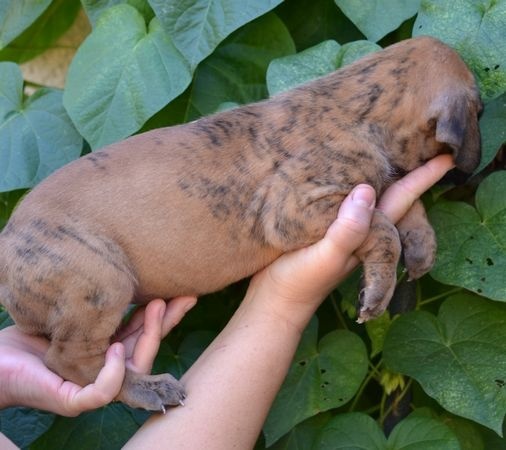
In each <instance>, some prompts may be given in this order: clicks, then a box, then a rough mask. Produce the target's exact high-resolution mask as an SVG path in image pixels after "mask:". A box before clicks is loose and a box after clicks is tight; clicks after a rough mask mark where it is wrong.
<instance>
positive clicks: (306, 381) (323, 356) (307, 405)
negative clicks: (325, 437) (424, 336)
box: [264, 320, 368, 446]
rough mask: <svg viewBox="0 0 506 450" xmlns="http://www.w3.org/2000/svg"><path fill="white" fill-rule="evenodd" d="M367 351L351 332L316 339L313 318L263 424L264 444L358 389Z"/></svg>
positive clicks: (365, 368) (362, 375) (316, 327)
mask: <svg viewBox="0 0 506 450" xmlns="http://www.w3.org/2000/svg"><path fill="white" fill-rule="evenodd" d="M367 364H368V358H367V351H366V348H365V345H364V343H363V341H362V340H361V339H360V338H359V337H358V336H357V335H356V334H354V333H352V332H350V331H346V330H337V331H333V332H331V333H329V334H327V335H325V336H324V337H323V338H322V339H321V340H320V342H318V324H317V321H316V320H313V321H312V322H311V323H310V325H309V326H308V328H307V329H306V331H305V332H304V336H303V338H302V341H301V344H300V346H299V348H298V350H297V354H296V355H295V358H294V363H293V364H292V366H291V368H290V371H289V372H288V375H287V378H286V380H285V382H284V383H283V386H282V387H281V390H280V392H279V393H278V396H277V397H276V400H275V401H274V404H273V406H272V408H271V411H270V413H269V416H268V418H267V421H266V423H265V425H264V435H265V438H266V442H267V446H270V445H271V444H272V443H273V442H275V441H276V440H278V439H279V438H280V437H281V436H283V435H284V434H286V433H287V432H288V431H289V430H291V429H292V428H293V427H294V426H295V425H297V424H298V423H300V422H302V421H303V420H305V419H307V418H309V417H312V416H314V415H315V414H318V413H320V412H322V411H327V410H329V409H332V408H337V407H338V406H341V405H343V404H345V403H346V402H348V401H349V400H350V399H351V398H352V397H353V395H355V393H356V392H357V390H358V388H359V386H360V384H361V383H362V381H363V379H364V377H365V375H366V373H367Z"/></svg>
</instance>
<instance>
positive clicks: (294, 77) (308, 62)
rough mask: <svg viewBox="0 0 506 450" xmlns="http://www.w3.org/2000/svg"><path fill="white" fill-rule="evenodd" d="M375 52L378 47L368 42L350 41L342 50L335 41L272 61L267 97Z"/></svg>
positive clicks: (268, 74)
mask: <svg viewBox="0 0 506 450" xmlns="http://www.w3.org/2000/svg"><path fill="white" fill-rule="evenodd" d="M378 50H381V47H380V46H379V45H377V44H375V43H374V42H369V41H355V42H350V43H348V44H345V45H343V46H342V47H341V46H340V45H339V44H338V43H337V42H335V41H325V42H322V43H320V44H318V45H315V46H314V47H311V48H308V49H307V50H304V51H302V52H300V53H297V54H295V55H288V56H284V57H282V58H278V59H275V60H273V61H271V63H270V64H269V68H268V70H267V88H268V90H269V94H270V95H271V96H272V95H275V94H277V93H279V92H283V91H286V90H288V89H292V88H294V87H296V86H298V85H300V84H303V83H306V82H308V81H311V80H313V79H315V78H318V77H321V76H323V75H326V74H328V73H330V72H333V71H334V70H336V69H339V68H340V67H342V66H345V65H346V64H351V63H352V62H354V61H355V60H357V59H359V58H361V57H362V56H364V55H366V54H368V53H372V52H374V51H378Z"/></svg>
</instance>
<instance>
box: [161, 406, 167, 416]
mask: <svg viewBox="0 0 506 450" xmlns="http://www.w3.org/2000/svg"><path fill="white" fill-rule="evenodd" d="M166 412H167V410H166V409H165V406H164V405H162V413H163V414H165V413H166Z"/></svg>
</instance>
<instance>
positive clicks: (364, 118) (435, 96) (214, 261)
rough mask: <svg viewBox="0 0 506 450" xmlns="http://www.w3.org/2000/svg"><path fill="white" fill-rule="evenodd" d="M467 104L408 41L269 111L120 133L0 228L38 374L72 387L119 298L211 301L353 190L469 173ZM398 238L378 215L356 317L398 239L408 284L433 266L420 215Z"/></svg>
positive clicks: (137, 397) (175, 388)
mask: <svg viewBox="0 0 506 450" xmlns="http://www.w3.org/2000/svg"><path fill="white" fill-rule="evenodd" d="M480 110H481V101H480V98H479V94H478V90H477V87H476V84H475V81H474V78H473V75H472V74H471V73H470V71H469V70H468V69H467V67H466V66H465V64H464V63H463V61H462V60H461V59H460V57H459V56H458V55H457V53H455V52H454V51H453V50H451V49H450V48H448V47H447V46H445V45H444V44H442V43H441V42H439V41H437V40H435V39H432V38H429V37H419V38H415V39H410V40H406V41H403V42H401V43H398V44H396V45H393V46H391V47H389V48H387V49H386V50H383V51H380V52H378V53H375V54H372V55H369V56H367V57H365V58H363V59H361V60H360V61H357V62H356V63H354V64H352V65H350V66H348V67H346V68H344V69H341V70H338V71H336V72H334V73H332V74H330V75H328V76H325V77H323V78H320V79H318V80H316V81H313V82H310V83H307V84H305V85H303V86H300V87H297V88H295V89H292V90H290V91H288V92H285V93H282V94H279V95H277V96H275V97H273V98H271V99H269V100H266V101H263V102H260V103H257V104H252V105H247V106H243V107H240V108H237V109H234V110H231V111H226V112H222V113H219V114H215V115H212V116H210V117H205V118H202V119H200V120H197V121H195V122H192V123H189V124H185V125H180V126H175V127H170V128H162V129H158V130H153V131H150V132H147V133H143V134H140V135H137V136H133V137H130V138H128V139H126V140H125V141H122V142H118V143H116V144H113V145H110V146H108V147H106V148H104V149H103V150H102V151H99V152H96V153H92V154H89V155H86V156H84V157H83V158H81V159H79V160H77V161H74V162H72V163H71V164H68V165H67V166H66V167H64V168H62V169H61V170H59V171H57V172H56V173H54V174H53V175H51V176H50V177H49V178H47V179H46V180H45V181H43V182H42V183H41V184H40V185H39V186H37V187H36V188H35V189H34V190H33V191H32V192H31V193H30V194H28V195H27V196H26V198H25V199H24V200H23V201H22V203H21V204H20V205H19V206H18V208H17V209H16V210H15V212H14V214H13V215H12V217H11V220H10V221H9V223H8V225H7V226H6V227H5V229H4V230H3V232H2V233H1V234H0V249H1V250H0V301H1V302H2V304H3V305H4V306H5V307H6V308H7V310H8V311H9V313H10V314H11V316H12V317H13V319H14V320H15V321H16V324H17V325H18V326H19V327H20V328H21V329H22V330H24V331H25V332H27V333H33V334H38V335H44V336H46V337H47V338H48V339H49V340H50V341H51V345H50V348H49V351H48V353H47V357H46V363H47V365H48V367H49V368H51V369H52V370H54V371H55V372H57V373H58V374H60V375H61V376H62V377H64V378H66V379H68V380H71V381H74V382H76V383H79V384H81V385H85V384H87V383H90V382H92V381H93V380H94V379H95V377H96V375H97V373H98V372H99V370H100V368H101V367H102V366H103V364H104V354H105V351H106V349H107V348H108V346H109V343H110V338H111V336H112V335H113V333H114V332H115V330H116V328H117V327H118V325H119V324H120V321H121V319H122V317H123V315H124V313H125V310H126V309H127V306H128V304H129V303H130V302H132V301H134V302H137V303H145V302H147V301H149V300H150V299H153V298H155V297H163V298H171V297H174V296H180V295H197V296H198V295H202V294H205V293H208V292H212V291H217V290H219V289H221V288H223V287H224V286H227V285H228V284H230V283H233V282H235V281H237V280H240V279H241V278H244V277H246V276H248V275H251V274H253V273H255V272H257V271H258V270H260V269H261V268H263V267H265V266H266V265H268V264H269V263H271V262H272V261H273V260H274V259H276V258H277V257H278V256H279V255H281V254H282V253H283V252H286V251H289V250H294V249H297V248H300V247H304V246H307V245H309V244H311V243H314V242H315V241H317V240H318V239H320V238H321V237H322V236H323V235H324V233H325V231H326V230H327V228H328V227H329V225H330V224H331V223H332V221H333V220H334V219H335V218H336V214H337V210H338V208H339V205H340V204H341V202H342V200H343V199H344V197H345V196H346V195H347V194H348V193H349V192H350V190H351V189H352V188H353V187H354V186H356V185H357V184H359V183H368V184H370V185H371V186H373V187H374V188H375V190H376V192H377V193H378V195H379V194H381V193H382V192H383V190H384V189H385V188H386V187H387V186H388V185H390V184H391V183H392V182H393V181H395V179H396V178H398V177H399V176H400V175H401V174H403V173H405V172H407V171H410V170H412V169H414V168H415V167H418V166H420V165H421V164H423V163H424V162H425V161H427V160H428V159H429V158H432V157H433V156H435V155H437V154H440V153H451V154H452V155H453V156H454V159H455V162H456V165H457V167H458V168H460V169H462V170H463V171H466V172H471V171H472V170H473V169H474V168H475V167H476V166H477V165H478V163H479V160H480V135H479V130H478V113H479V111H480ZM398 228H399V231H400V233H398V231H397V228H396V227H395V226H394V225H393V224H392V223H390V222H389V221H388V219H387V218H386V217H385V216H384V215H383V214H382V213H381V212H379V211H376V212H375V213H374V218H373V221H372V226H371V229H370V233H369V236H368V238H367V239H366V241H365V242H364V244H363V245H362V246H361V248H359V249H358V250H357V252H356V255H357V256H358V257H359V259H360V260H361V261H362V263H363V265H364V288H363V289H362V291H361V293H360V299H359V301H360V312H359V321H364V320H368V319H370V318H373V317H376V316H378V315H379V314H381V313H382V312H383V311H384V310H385V308H386V307H387V305H388V302H389V301H390V298H391V296H392V293H393V290H394V287H395V281H396V267H397V263H398V260H399V256H400V253H401V242H402V243H403V245H404V257H405V264H406V267H407V270H408V271H409V275H410V277H411V278H417V277H419V276H421V275H423V274H424V273H425V272H427V271H428V270H429V269H430V267H431V266H432V264H433V261H434V254H435V248H436V242H435V237H434V232H433V230H432V228H431V227H430V225H429V223H428V222H427V218H426V216H425V212H424V210H423V206H422V205H421V203H417V204H415V205H414V206H413V208H412V209H411V210H410V211H409V212H408V214H407V215H406V216H405V217H404V218H403V219H402V221H401V222H400V223H399V224H398ZM183 398H184V390H183V388H182V386H181V385H180V384H179V383H178V381H176V380H175V379H174V378H172V377H171V376H170V375H157V376H148V375H139V374H135V373H133V372H131V371H128V372H127V375H126V377H125V381H124V384H123V387H122V390H121V392H120V394H119V396H118V400H121V401H123V402H125V403H127V404H129V405H131V406H134V407H140V408H145V409H148V410H163V409H164V405H174V404H178V403H179V402H181V401H182V399H183Z"/></svg>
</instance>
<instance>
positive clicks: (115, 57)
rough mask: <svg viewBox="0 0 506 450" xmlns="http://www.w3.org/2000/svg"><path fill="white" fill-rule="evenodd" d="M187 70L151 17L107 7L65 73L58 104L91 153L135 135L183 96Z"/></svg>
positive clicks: (123, 7)
mask: <svg viewBox="0 0 506 450" xmlns="http://www.w3.org/2000/svg"><path fill="white" fill-rule="evenodd" d="M190 81H191V74H190V69H189V67H188V65H187V63H186V62H185V61H184V59H183V58H182V57H181V55H180V54H179V52H178V51H177V49H176V48H175V47H174V46H173V44H172V42H171V40H170V38H169V37H168V36H167V34H166V33H165V32H164V31H163V29H162V27H161V26H160V23H159V21H158V20H157V19H156V18H155V19H153V20H152V21H151V22H150V24H149V28H148V29H146V23H145V21H144V18H143V17H142V16H141V14H140V13H139V12H138V11H137V10H136V9H134V8H133V7H131V6H129V5H117V6H115V7H113V8H109V9H107V10H106V11H105V13H104V14H103V15H102V16H101V17H100V20H99V21H98V22H97V24H96V27H95V28H94V30H93V32H92V33H91V35H90V36H88V38H87V39H86V40H85V41H84V43H83V44H82V45H81V47H80V48H79V50H78V52H77V54H76V56H75V58H74V60H73V61H72V64H71V66H70V69H69V73H68V77H67V86H66V89H65V95H64V99H63V101H64V104H65V107H66V108H67V111H68V112H69V115H70V117H71V118H72V120H73V121H74V123H75V124H76V127H77V129H78V130H79V131H80V132H81V134H82V135H83V136H84V137H85V138H86V140H87V141H88V142H89V143H90V145H91V147H92V148H93V149H96V148H100V147H103V146H105V145H107V144H110V143H112V142H115V141H118V140H120V139H123V138H125V137H127V136H129V135H131V134H132V133H134V132H136V131H137V130H138V129H139V128H140V127H141V126H142V125H143V124H144V122H146V120H147V119H148V118H149V117H151V116H152V115H153V114H155V113H156V112H157V111H159V110H160V109H161V108H163V107H164V106H165V105H166V104H167V103H168V102H170V101H171V100H172V99H173V98H175V97H176V96H178V95H179V94H180V93H181V92H183V91H184V90H185V89H186V87H187V86H188V84H189V83H190Z"/></svg>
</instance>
